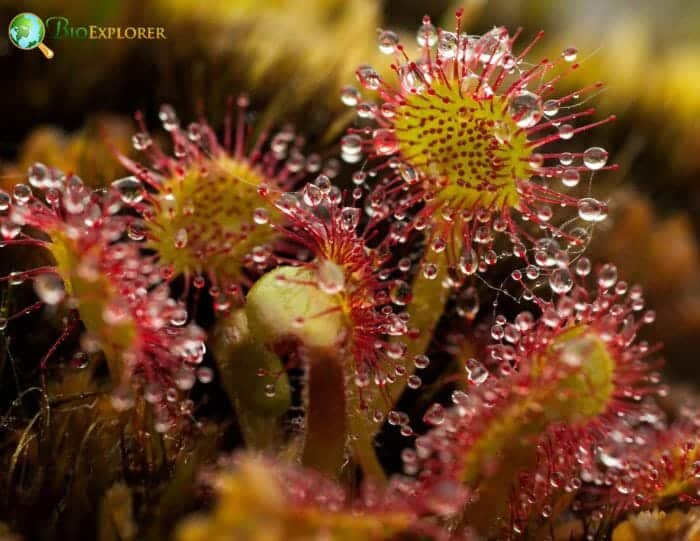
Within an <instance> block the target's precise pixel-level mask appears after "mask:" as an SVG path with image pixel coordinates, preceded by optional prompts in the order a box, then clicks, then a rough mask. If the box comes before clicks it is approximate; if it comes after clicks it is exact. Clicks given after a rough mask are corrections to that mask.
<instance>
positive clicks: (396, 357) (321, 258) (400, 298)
mask: <svg viewBox="0 0 700 541" xmlns="http://www.w3.org/2000/svg"><path fill="white" fill-rule="evenodd" d="M352 199H353V203H354V204H352V205H346V204H345V200H346V196H344V194H343V193H342V192H341V190H340V189H339V188H338V187H336V186H333V185H332V184H331V182H330V180H329V178H328V177H327V176H325V175H320V176H319V177H317V178H316V179H315V181H314V182H312V183H307V184H306V185H305V186H304V187H303V188H302V189H301V190H300V192H297V193H286V194H282V195H280V196H276V197H275V205H276V207H277V208H278V209H279V210H280V211H281V212H282V213H283V214H284V216H285V218H286V220H287V222H288V225H287V226H286V227H284V228H281V230H282V233H283V235H284V236H285V237H286V238H288V239H290V240H293V241H294V242H295V243H297V244H299V245H300V246H301V247H302V249H301V250H300V251H299V253H298V255H297V258H296V259H295V260H294V259H293V260H292V261H291V262H293V263H294V264H295V265H299V266H305V267H308V268H310V269H311V270H312V271H313V272H314V275H315V277H316V284H317V286H318V288H319V289H320V290H321V291H323V292H324V293H326V294H328V295H331V296H336V297H337V298H339V299H341V300H340V307H339V308H338V310H340V311H342V312H343V313H344V317H345V318H346V320H347V322H348V326H349V328H348V333H349V337H348V340H349V342H350V349H351V350H352V357H353V358H354V360H355V376H354V383H355V385H356V386H357V387H358V388H359V389H360V390H361V391H362V390H363V389H365V388H366V387H368V386H369V385H371V384H375V385H377V386H379V387H384V386H385V385H388V384H392V383H394V382H396V381H397V380H399V379H405V380H406V382H407V385H408V386H409V387H410V388H413V389H417V388H419V387H420V385H421V380H420V377H419V376H418V375H416V374H412V373H410V371H409V370H408V369H407V368H406V367H405V366H404V363H403V360H404V357H405V351H406V345H405V344H404V343H403V342H402V341H401V338H402V337H406V336H408V335H409V334H410V333H411V330H410V329H409V326H408V314H407V313H406V312H405V307H406V306H407V305H408V304H409V302H410V301H411V298H412V293H411V288H410V286H409V284H408V283H407V282H406V281H405V280H404V277H405V276H406V274H407V272H408V270H409V269H410V261H408V260H403V259H402V260H400V261H399V262H398V263H397V264H395V265H392V264H390V261H391V253H390V248H391V247H393V246H395V245H396V244H397V243H398V235H397V233H396V231H395V230H393V229H392V228H391V227H390V228H389V231H388V233H386V234H383V235H380V234H379V233H380V231H381V226H382V225H385V219H384V218H385V217H386V212H385V211H384V210H382V205H381V204H380V205H376V204H375V205H374V207H373V208H372V202H369V203H367V202H364V203H365V209H364V210H365V212H364V218H363V210H362V208H361V206H362V205H363V201H362V191H361V190H360V191H358V190H354V191H353V193H352ZM375 203H376V202H375ZM287 260H288V259H287ZM298 323H299V325H300V326H303V325H304V324H305V323H307V322H305V321H299V322H298ZM311 323H312V324H313V322H311ZM428 363H429V361H428V359H427V357H425V356H424V355H420V356H417V357H416V359H415V365H416V367H417V368H425V367H427V365H428ZM383 417H384V415H383V413H382V412H381V411H378V412H376V417H375V421H377V422H379V421H382V420H383ZM392 420H393V416H392V415H391V414H390V415H389V422H390V423H391V422H392ZM395 424H400V425H406V424H407V423H403V422H398V423H395Z"/></svg>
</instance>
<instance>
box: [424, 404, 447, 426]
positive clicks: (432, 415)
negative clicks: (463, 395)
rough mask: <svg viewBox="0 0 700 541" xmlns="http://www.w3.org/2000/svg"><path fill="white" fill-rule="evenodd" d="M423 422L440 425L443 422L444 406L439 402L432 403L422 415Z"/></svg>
mask: <svg viewBox="0 0 700 541" xmlns="http://www.w3.org/2000/svg"><path fill="white" fill-rule="evenodd" d="M423 422H424V423H425V424H427V425H430V426H440V425H441V424H443V423H444V422H445V408H443V407H442V406H441V405H440V404H433V405H432V406H430V407H429V408H428V410H427V411H426V412H425V415H423Z"/></svg>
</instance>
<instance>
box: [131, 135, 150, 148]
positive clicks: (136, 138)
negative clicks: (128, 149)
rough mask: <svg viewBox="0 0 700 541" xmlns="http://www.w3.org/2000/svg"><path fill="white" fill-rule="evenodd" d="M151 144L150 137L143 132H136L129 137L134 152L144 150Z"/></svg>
mask: <svg viewBox="0 0 700 541" xmlns="http://www.w3.org/2000/svg"><path fill="white" fill-rule="evenodd" d="M152 143H153V141H152V140H151V136H150V135H148V134H147V133H145V132H138V133H135V134H134V135H132V136H131V144H132V145H133V146H134V148H135V149H136V150H146V149H147V148H148V147H150V146H151V144H152Z"/></svg>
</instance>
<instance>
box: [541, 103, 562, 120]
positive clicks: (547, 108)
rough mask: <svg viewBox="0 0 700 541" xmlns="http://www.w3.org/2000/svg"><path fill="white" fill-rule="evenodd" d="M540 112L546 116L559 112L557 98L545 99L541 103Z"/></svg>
mask: <svg viewBox="0 0 700 541" xmlns="http://www.w3.org/2000/svg"><path fill="white" fill-rule="evenodd" d="M542 112H543V113H544V114H545V115H547V116H554V115H556V114H557V113H558V112H559V102H558V101H557V100H547V101H545V102H544V103H543V104H542Z"/></svg>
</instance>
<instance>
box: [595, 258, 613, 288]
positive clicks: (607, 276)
mask: <svg viewBox="0 0 700 541" xmlns="http://www.w3.org/2000/svg"><path fill="white" fill-rule="evenodd" d="M615 282H617V267H616V266H615V265H613V264H612V263H606V264H605V265H603V266H602V267H601V268H600V271H599V272H598V285H599V286H600V287H601V288H603V289H609V288H611V287H612V286H614V285H615Z"/></svg>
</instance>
